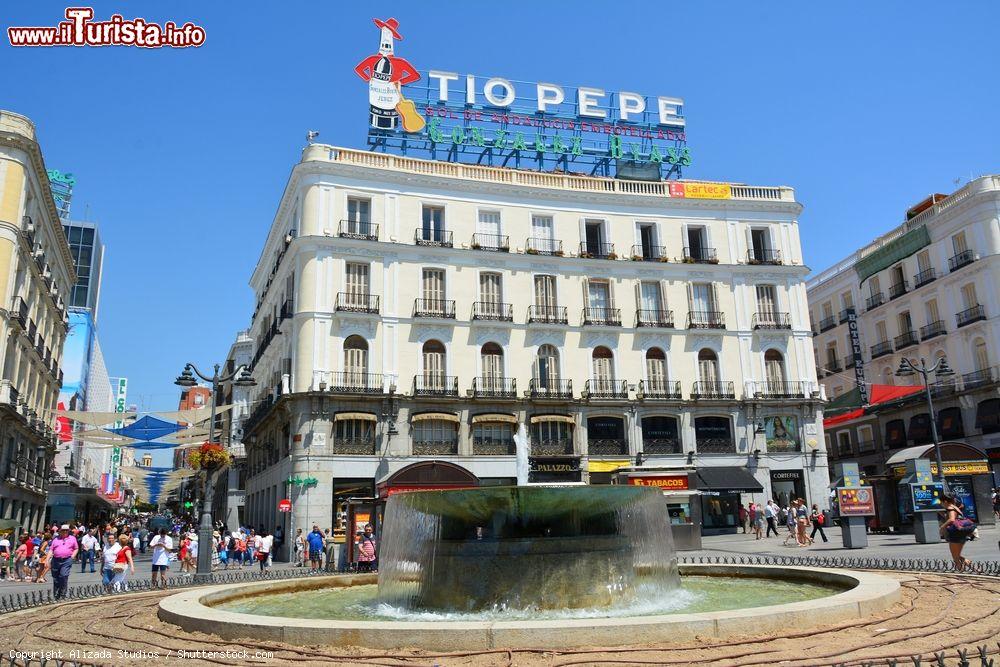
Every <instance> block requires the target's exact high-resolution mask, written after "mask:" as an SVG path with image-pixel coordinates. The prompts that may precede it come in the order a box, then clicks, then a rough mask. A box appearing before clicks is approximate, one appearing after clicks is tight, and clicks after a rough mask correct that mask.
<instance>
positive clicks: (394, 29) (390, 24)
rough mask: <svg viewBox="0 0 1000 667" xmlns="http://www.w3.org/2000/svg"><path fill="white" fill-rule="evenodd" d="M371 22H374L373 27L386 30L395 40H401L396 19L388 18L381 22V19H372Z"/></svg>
mask: <svg viewBox="0 0 1000 667" xmlns="http://www.w3.org/2000/svg"><path fill="white" fill-rule="evenodd" d="M372 20H373V21H375V25H377V26H378V27H379V28H388V29H389V32H391V33H392V36H393V37H394V38H395V39H399V40H402V39H403V36H402V35H400V34H399V21H397V20H396V19H393V18H389V19H386V20H385V21H383V20H382V19H372Z"/></svg>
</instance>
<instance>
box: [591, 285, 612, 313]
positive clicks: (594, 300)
mask: <svg viewBox="0 0 1000 667" xmlns="http://www.w3.org/2000/svg"><path fill="white" fill-rule="evenodd" d="M610 287H611V286H610V285H609V284H608V283H607V282H605V281H603V280H590V281H588V283H587V302H588V305H589V307H590V308H593V309H599V310H600V311H604V310H606V309H608V308H610V307H611V289H610Z"/></svg>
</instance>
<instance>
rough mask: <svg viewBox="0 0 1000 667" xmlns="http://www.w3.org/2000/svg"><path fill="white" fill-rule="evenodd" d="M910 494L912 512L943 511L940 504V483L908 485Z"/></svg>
mask: <svg viewBox="0 0 1000 667" xmlns="http://www.w3.org/2000/svg"><path fill="white" fill-rule="evenodd" d="M910 494H911V496H912V497H913V511H914V512H940V511H941V510H943V509H944V505H943V504H942V503H941V496H943V495H944V486H943V485H942V484H941V482H934V483H933V484H910Z"/></svg>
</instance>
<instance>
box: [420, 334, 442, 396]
mask: <svg viewBox="0 0 1000 667" xmlns="http://www.w3.org/2000/svg"><path fill="white" fill-rule="evenodd" d="M423 361H424V375H423V380H424V387H423V388H424V389H433V390H437V391H441V390H443V389H444V388H445V375H447V370H448V369H447V367H446V365H445V356H444V344H443V343H441V341H439V340H429V341H427V342H426V343H424V347H423Z"/></svg>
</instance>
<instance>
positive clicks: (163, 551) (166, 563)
mask: <svg viewBox="0 0 1000 667" xmlns="http://www.w3.org/2000/svg"><path fill="white" fill-rule="evenodd" d="M149 546H150V547H151V548H152V549H153V576H152V580H153V586H156V585H157V582H159V586H160V588H166V587H167V570H169V569H170V552H172V551H173V550H174V541H173V540H172V539H170V536H169V535H167V529H166V528H160V532H159V534H158V535H157V536H156V537H154V538H153V539H152V540H150V542H149Z"/></svg>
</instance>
